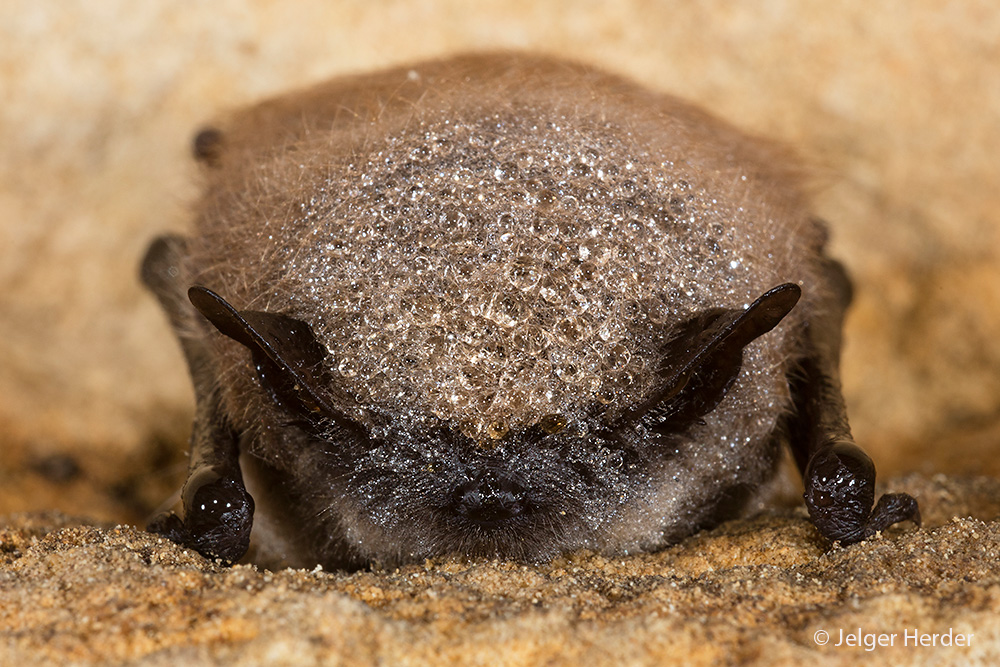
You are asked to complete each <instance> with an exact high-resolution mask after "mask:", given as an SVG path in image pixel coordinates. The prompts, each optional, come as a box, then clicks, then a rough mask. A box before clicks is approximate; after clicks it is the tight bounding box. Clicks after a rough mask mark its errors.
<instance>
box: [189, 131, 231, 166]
mask: <svg viewBox="0 0 1000 667" xmlns="http://www.w3.org/2000/svg"><path fill="white" fill-rule="evenodd" d="M224 143H225V142H224V139H223V135H222V132H221V131H220V130H218V129H216V128H214V127H206V128H205V129H203V130H201V131H200V132H198V134H196V135H195V136H194V140H193V141H192V142H191V152H192V153H193V154H194V158H195V159H196V160H198V162H201V163H203V164H206V165H208V166H210V167H216V166H218V165H219V162H220V161H221V159H222V149H223V144H224Z"/></svg>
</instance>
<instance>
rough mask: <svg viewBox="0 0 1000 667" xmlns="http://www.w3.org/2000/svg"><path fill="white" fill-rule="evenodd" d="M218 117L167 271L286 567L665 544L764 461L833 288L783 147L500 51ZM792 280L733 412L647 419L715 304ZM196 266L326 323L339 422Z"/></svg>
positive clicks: (743, 373) (560, 67)
mask: <svg viewBox="0 0 1000 667" xmlns="http://www.w3.org/2000/svg"><path fill="white" fill-rule="evenodd" d="M220 130H221V131H219V132H216V131H213V132H210V133H208V134H203V135H201V137H200V139H199V141H198V143H197V145H196V152H197V153H198V155H199V156H200V157H201V159H202V161H203V162H204V163H205V164H206V170H205V171H206V178H207V181H208V188H207V195H206V197H205V198H204V200H203V201H202V203H201V205H200V207H199V209H198V212H197V227H196V230H195V233H194V235H193V236H192V238H191V239H190V240H188V241H187V242H186V244H185V245H184V251H183V253H180V256H179V257H178V258H177V261H176V264H177V266H176V267H175V269H176V271H177V272H179V275H177V276H176V277H175V278H174V279H173V280H172V282H171V285H172V286H160V287H158V288H157V291H158V292H159V293H161V298H163V296H162V293H163V292H170V293H171V294H172V295H173V296H171V297H170V303H171V304H173V306H170V305H168V310H170V309H171V308H173V309H174V314H175V316H174V320H175V326H176V327H177V329H178V332H179V334H180V335H181V337H182V339H183V340H186V341H187V343H186V344H187V346H188V347H189V348H193V349H196V350H198V352H197V354H196V355H195V356H196V357H197V358H198V359H199V360H201V361H198V362H197V363H198V364H201V363H203V362H204V363H207V364H208V365H209V366H210V370H208V371H206V370H204V369H194V372H196V373H203V374H204V375H205V376H206V378H208V379H205V378H203V379H202V380H200V381H199V380H197V379H196V384H199V383H200V386H201V395H202V396H205V395H208V394H211V395H212V396H216V397H217V399H213V400H216V402H217V405H216V404H215V403H213V405H216V407H215V408H213V409H212V410H208V411H207V412H209V413H212V416H211V417H210V418H211V419H215V420H217V421H219V422H225V423H226V424H227V425H228V427H229V428H231V429H232V431H233V433H235V434H236V436H235V437H236V438H237V440H238V442H239V445H240V448H241V450H242V459H241V462H242V471H243V473H244V475H245V476H246V477H247V483H248V486H249V487H250V492H251V494H252V495H253V496H254V498H255V499H256V501H257V518H256V520H255V530H256V531H257V535H258V539H257V542H258V543H259V547H260V548H261V553H266V554H267V555H268V558H269V559H271V560H273V561H280V562H285V563H289V564H296V565H310V564H313V563H316V562H320V563H323V564H324V565H326V566H344V565H358V564H362V563H365V562H370V561H381V562H383V563H386V564H393V563H399V562H403V561H409V560H414V559H421V558H424V557H428V556H433V555H436V554H441V553H447V552H463V553H469V554H483V555H502V556H513V557H519V558H525V559H538V558H546V557H549V556H551V555H553V554H555V553H558V552H561V551H565V550H570V549H576V548H582V547H588V548H592V549H598V550H602V551H606V552H614V553H626V552H632V551H637V550H647V549H655V548H658V547H662V546H664V545H666V544H669V543H670V542H672V541H676V540H677V539H679V538H681V537H683V536H685V535H687V534H690V533H691V532H692V531H694V530H696V529H698V528H700V527H703V526H706V525H711V524H713V523H717V522H719V521H721V520H724V519H727V518H730V517H733V516H736V515H738V514H740V513H741V512H742V511H744V510H745V508H746V507H748V506H750V505H751V503H752V500H753V498H754V497H755V495H756V494H757V493H758V490H759V489H760V488H761V486H762V485H763V484H764V483H766V482H767V481H768V480H769V479H770V478H771V477H773V475H774V472H775V466H776V461H777V460H778V457H779V447H780V444H781V441H782V437H783V434H785V433H786V432H787V429H786V428H785V427H784V424H785V422H786V421H787V420H788V419H790V418H792V417H793V416H794V414H795V410H796V406H795V400H794V398H795V397H793V396H792V395H791V390H790V384H789V379H788V378H789V376H790V374H794V373H795V372H796V369H797V368H798V365H799V362H800V360H802V359H803V358H804V357H806V356H807V355H808V354H810V353H811V351H812V350H811V348H810V347H809V345H808V340H809V337H808V336H807V335H806V334H807V327H808V323H809V322H811V321H815V320H818V319H821V318H822V317H824V316H825V313H824V309H829V308H830V307H829V306H828V305H826V304H828V303H829V302H830V293H831V289H830V288H828V286H827V283H828V282H829V281H828V278H827V273H826V272H825V271H826V269H825V268H824V267H826V266H827V260H826V259H825V258H824V257H823V255H822V245H823V239H824V232H823V229H822V227H821V225H820V224H819V223H817V222H815V221H814V220H813V218H812V217H811V215H810V212H809V209H808V204H807V202H806V200H805V198H804V196H803V194H802V192H801V189H800V179H799V175H798V171H797V168H796V167H795V162H794V160H791V159H790V158H789V157H788V156H787V155H785V154H784V153H783V152H782V151H780V150H778V149H776V148H774V147H772V146H771V145H769V144H767V143H765V142H762V141H759V140H756V139H753V138H750V137H748V136H746V135H744V134H742V133H740V132H738V131H737V130H735V129H733V128H732V127H730V126H729V125H727V124H725V123H723V122H720V121H718V120H716V119H714V118H712V117H710V116H708V115H706V114H705V113H703V112H701V111H699V110H697V109H695V108H693V107H691V106H689V105H687V104H686V103H684V102H681V101H679V100H677V99H675V98H672V97H669V96H666V95H659V94H654V93H651V92H648V91H645V90H643V89H641V88H638V87H636V86H634V85H633V84H630V83H628V82H626V81H623V80H621V79H619V78H617V77H614V76H611V75H608V74H605V73H602V72H600V71H596V70H593V69H590V68H587V67H583V66H578V65H574V64H568V63H565V62H558V61H552V60H546V59H540V58H531V57H526V56H505V55H500V56H496V55H494V56H471V57H464V58H459V59H452V60H448V61H443V62H434V63H427V64H422V65H419V66H415V67H412V68H401V69H396V70H391V71H388V72H384V73H381V74H376V75H371V76H363V77H354V78H346V79H339V80H335V81H333V82H331V83H328V84H325V85H322V86H319V87H316V88H313V89H311V90H307V91H304V92H300V93H297V94H293V95H289V96H286V97H282V98H279V99H277V100H274V101H270V102H266V103H263V104H261V105H259V106H256V107H253V108H251V109H249V110H247V111H244V112H242V113H239V114H237V115H234V116H233V117H231V118H230V119H228V120H227V121H225V122H224V123H223V124H222V125H221V127H220ZM783 284H791V285H793V286H797V287H798V288H799V289H801V293H802V297H801V300H800V301H799V302H798V304H797V305H796V306H795V308H794V309H792V310H791V312H790V313H788V314H787V316H786V317H784V318H783V319H782V320H781V322H780V324H779V325H778V326H776V327H775V328H774V329H773V331H770V332H769V333H765V334H763V335H761V336H760V337H759V338H757V337H756V335H754V336H753V337H754V338H755V340H751V341H747V342H746V346H745V348H743V355H742V365H741V368H740V366H739V359H738V357H737V362H736V363H737V368H738V371H739V372H738V374H737V375H735V377H734V378H733V380H732V383H731V385H727V387H726V388H725V390H724V396H723V397H722V398H721V400H720V401H719V402H718V404H717V405H715V403H714V400H715V399H712V398H711V397H709V398H706V399H704V401H703V402H704V403H706V405H705V406H704V408H705V410H707V411H705V412H704V414H701V413H700V412H699V413H698V414H694V412H692V413H691V415H692V417H691V418H690V419H687V421H684V422H683V423H681V422H678V426H677V428H676V429H675V430H673V431H671V432H664V430H663V428H658V426H657V425H658V424H660V423H661V422H662V420H664V419H666V418H667V417H666V416H665V415H669V414H672V413H671V412H670V410H672V409H673V408H670V407H669V405H667V404H668V403H669V400H671V399H670V397H669V396H667V397H665V398H664V397H662V396H661V394H662V386H661V385H662V384H663V383H664V382H666V381H667V380H666V379H665V378H670V377H672V375H671V373H673V372H674V371H676V368H675V366H676V365H677V364H679V363H680V362H679V361H678V359H681V358H683V357H684V355H685V354H687V352H688V351H689V350H690V349H692V348H694V347H697V345H700V344H701V343H696V342H695V340H696V339H697V337H698V335H700V332H701V331H702V329H699V328H698V326H702V325H700V324H699V323H702V322H707V323H708V324H704V326H703V328H710V326H711V325H710V323H711V322H712V321H714V320H712V318H713V317H716V316H721V315H719V314H720V313H724V314H725V316H726V317H732V318H736V317H737V316H738V314H739V313H744V312H748V313H750V315H747V316H746V317H745V318H744V319H748V318H749V319H754V318H756V317H758V315H756V314H755V313H759V312H761V311H763V310H764V308H763V307H761V308H758V309H757V310H756V311H753V312H751V311H747V308H748V307H749V306H750V304H752V303H754V302H755V300H756V299H758V297H760V296H761V295H762V294H764V293H765V292H767V291H768V290H770V289H772V288H774V287H776V286H778V285H783ZM191 285H204V286H205V287H207V288H209V289H211V290H213V291H214V292H217V293H218V294H219V295H221V297H223V298H224V299H225V300H226V301H228V302H229V303H231V304H232V305H233V307H235V308H236V310H237V311H241V312H250V311H265V312H268V313H281V314H283V315H286V316H288V317H291V318H294V320H296V321H300V322H303V323H305V324H306V325H308V328H309V329H310V330H311V332H312V334H314V335H315V337H316V340H317V341H318V342H319V344H320V345H321V346H322V349H323V350H324V352H325V353H326V358H325V360H324V361H323V364H322V365H323V368H322V369H319V370H317V371H316V373H315V376H316V377H322V378H324V381H323V383H321V386H317V387H314V388H313V389H315V390H316V391H317V392H319V394H321V395H322V396H323V397H324V400H326V401H328V402H329V404H331V405H333V406H334V407H335V408H336V412H337V414H338V417H339V418H340V419H341V420H340V421H338V420H337V419H327V420H321V421H320V423H319V426H317V427H315V428H313V429H304V428H300V427H299V426H296V425H294V424H291V425H290V424H289V422H291V421H295V420H294V419H292V418H291V417H290V416H289V413H288V406H287V405H284V406H282V405H280V401H279V403H276V402H275V400H273V396H272V395H271V394H269V393H268V392H267V391H264V390H262V387H261V382H260V380H259V378H258V373H257V371H255V369H254V366H253V364H252V363H251V361H250V359H251V357H250V355H249V354H248V350H247V347H246V346H245V345H241V344H239V343H237V342H236V341H234V340H232V339H231V338H229V337H224V336H222V335H219V334H218V333H217V332H216V331H215V330H214V329H212V327H211V326H209V325H208V323H207V322H206V321H205V320H204V319H203V318H201V316H200V315H199V314H198V313H197V312H196V311H195V310H194V308H192V307H190V306H189V305H188V304H187V303H186V302H184V301H183V299H182V298H179V296H178V295H181V296H182V295H183V293H184V291H186V289H187V288H188V287H189V286H191ZM789 289H791V288H789ZM796 294H797V290H796ZM789 307H790V306H789ZM783 314H784V313H782V315H783ZM224 317H228V315H224ZM761 317H763V316H761ZM705 318H708V319H705ZM779 319H781V318H780V315H779ZM213 321H214V320H213ZM740 321H742V320H740ZM734 326H736V325H734ZM740 326H742V325H740ZM837 326H839V323H838V324H837ZM768 328H769V327H768ZM836 353H837V350H836V349H832V351H831V353H830V354H832V355H833V356H835V355H836ZM188 356H189V360H190V359H191V357H192V354H191V353H190V352H189V355H188ZM835 363H836V360H835V359H834V360H833V364H834V366H835ZM192 365H196V364H195V362H192ZM703 373H708V371H703ZM734 373H735V371H734ZM699 381H700V380H699V379H698V378H697V376H695V378H694V379H691V380H690V384H691V385H692V386H693V387H697V386H698V384H699ZM686 382H688V380H684V382H681V383H680V385H681V386H680V387H679V388H678V391H682V393H683V391H694V389H691V388H690V387H688V388H687V389H684V383H686ZM206 385H211V388H210V389H206ZM660 398H663V401H662V402H661V401H660ZM206 400H207V399H206ZM199 403H200V404H201V403H204V401H203V400H202V398H199ZM665 405H667V407H664V406H665ZM215 413H219V414H215ZM205 418H206V417H203V416H201V415H200V416H199V419H205ZM345 422H349V423H350V424H353V425H354V426H356V427H357V431H358V432H359V433H363V434H364V435H363V436H358V435H356V434H355V433H354V432H353V431H352V430H351V429H350V428H344V426H343V424H344V423H345ZM844 428H846V422H845V423H844ZM196 429H197V424H196ZM793 432H794V429H793ZM481 503H482V504H481ZM508 505H509V506H510V507H514V509H513V510H511V509H510V507H508ZM483 507H487V508H488V509H489V511H488V512H487V514H486V515H485V518H484V515H483V513H482V512H483V509H482V508H483ZM498 507H499V508H502V510H503V511H501V512H500V515H497V514H495V510H496V509H497V508H498ZM869 507H870V503H869ZM508 510H510V511H508ZM491 512H492V513H491ZM498 517H499V518H498ZM265 533H267V535H266V536H265V535H264V534H265Z"/></svg>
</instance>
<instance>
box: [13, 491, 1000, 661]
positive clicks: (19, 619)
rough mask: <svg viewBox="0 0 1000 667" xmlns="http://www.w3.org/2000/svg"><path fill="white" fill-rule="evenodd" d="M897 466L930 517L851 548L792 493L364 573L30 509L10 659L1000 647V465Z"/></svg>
mask: <svg viewBox="0 0 1000 667" xmlns="http://www.w3.org/2000/svg"><path fill="white" fill-rule="evenodd" d="M890 484H891V487H892V488H893V489H894V490H901V491H906V492H909V493H911V494H913V495H915V496H916V497H917V498H919V499H920V502H921V504H922V508H923V511H924V526H923V528H921V529H919V530H915V529H913V528H912V527H910V526H905V527H894V528H893V529H891V530H890V531H889V532H887V533H886V534H884V535H880V536H877V537H876V538H874V539H872V540H870V541H868V542H865V543H862V544H859V545H854V546H852V547H849V548H840V547H836V546H834V547H833V548H827V547H826V545H824V544H823V543H822V542H821V540H820V538H819V535H818V533H817V532H816V531H815V529H814V528H813V527H812V526H811V524H809V522H808V521H807V520H806V519H805V517H804V512H803V511H802V510H800V509H790V510H784V511H775V512H771V513H768V514H766V515H763V516H759V517H757V518H754V519H749V520H744V521H737V522H732V523H728V524H725V525H723V526H721V527H720V528H718V529H716V530H714V531H710V532H706V533H701V534H698V535H695V536H694V537H692V538H690V539H688V540H687V541H685V542H683V543H681V544H679V545H677V546H675V547H673V548H670V549H667V550H665V551H663V552H661V553H657V554H644V555H639V556H634V557H627V558H605V557H602V556H598V555H594V554H586V553H582V554H575V555H571V556H567V557H564V558H559V559H557V560H555V561H553V562H551V563H547V564H542V565H534V566H532V565H524V564H517V563H512V562H496V561H462V560H449V559H441V560H436V561H428V562H426V563H424V564H423V565H416V566H409V567H406V568H401V569H398V570H394V571H382V572H357V573H351V574H349V573H337V572H334V573H328V572H322V571H319V570H313V571H307V570H284V571H278V572H269V571H262V570H258V569H256V568H254V567H252V566H246V565H239V566H236V567H232V568H225V567H221V566H219V565H217V564H214V563H211V562H208V561H206V560H204V559H203V558H201V557H200V556H198V555H197V554H194V553H193V552H190V551H187V550H184V549H181V548H179V547H177V546H176V545H173V544H171V543H169V542H165V541H163V540H161V539H159V538H157V537H155V536H152V535H150V534H148V533H145V532H142V531H140V530H137V529H135V528H133V527H127V526H110V525H106V524H105V525H101V524H95V523H93V522H88V521H86V520H80V519H73V518H69V517H67V516H64V515H57V514H26V515H15V516H10V517H7V518H6V519H5V520H3V521H2V527H0V664H36V663H38V662H47V663H50V664H67V663H74V664H103V663H109V662H115V663H131V662H139V663H141V664H150V665H157V664H164V665H166V664H171V665H172V664H205V665H214V664H218V665H245V664H270V665H281V664H333V663H337V664H348V665H353V664H375V663H382V664H435V665H447V664H456V665H459V664H461V665H494V664H505V665H538V664H567V665H569V664H574V665H576V664H598V665H601V664H608V665H611V664H614V665H621V664H664V663H665V662H667V661H670V660H683V661H684V662H685V664H694V665H708V664H741V663H752V662H762V663H768V664H790V663H792V662H793V661H794V662H799V661H803V660H809V661H810V663H819V664H839V663H842V662H852V663H855V662H856V661H859V660H861V661H871V662H878V663H879V664H886V663H887V662H890V663H896V664H900V663H901V664H942V663H956V662H962V663H963V664H965V663H970V664H974V663H980V664H991V663H994V662H995V660H996V659H997V658H998V656H1000V568H998V565H997V563H998V559H1000V521H998V520H997V518H998V516H1000V482H997V481H996V480H992V479H988V478H982V477H980V478H965V479H958V478H948V477H944V476H936V477H933V478H926V477H921V476H916V475H914V476H908V477H904V478H899V479H895V480H891V482H890ZM859 629H860V633H861V634H860V636H859V639H858V642H857V643H858V644H859V645H855V646H850V645H848V644H847V642H849V641H850V639H845V644H844V645H842V646H835V644H837V643H838V642H840V641H841V632H843V633H845V636H846V635H847V634H850V633H857V632H858V630H859ZM915 631H918V632H919V633H921V635H928V637H927V639H925V640H924V641H928V642H929V641H932V639H931V636H932V635H934V634H937V635H938V637H937V638H936V639H933V641H934V642H935V645H928V646H914V645H913V644H914V640H913V639H912V637H908V636H907V635H906V633H908V632H909V633H913V632H915ZM822 632H826V633H828V637H829V643H828V644H826V645H820V643H819V642H820V639H821V637H822ZM949 633H950V634H949ZM879 634H883V635H886V638H885V639H883V642H888V641H890V640H889V636H890V635H892V634H895V635H896V636H895V638H894V639H892V641H893V645H892V646H878V645H877V641H878V636H877V635H879ZM865 635H874V636H875V638H874V639H871V638H868V641H869V642H876V645H875V647H874V650H870V651H868V650H866V648H865V644H864V642H865V641H866V637H865ZM959 642H961V643H963V644H965V645H964V646H959V645H957V644H958V643H959ZM942 643H946V644H950V645H942ZM907 644H909V645H907Z"/></svg>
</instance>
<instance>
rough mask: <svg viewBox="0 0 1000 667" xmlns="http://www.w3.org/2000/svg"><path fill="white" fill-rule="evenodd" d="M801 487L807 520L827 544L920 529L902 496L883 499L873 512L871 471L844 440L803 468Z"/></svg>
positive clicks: (867, 462)
mask: <svg viewBox="0 0 1000 667" xmlns="http://www.w3.org/2000/svg"><path fill="white" fill-rule="evenodd" d="M804 482H805V494H804V496H805V500H806V507H807V508H808V509H809V517H810V518H811V519H812V522H813V524H815V525H816V527H817V528H818V529H819V531H820V532H821V533H822V534H823V536H824V537H826V538H827V539H829V540H831V541H839V542H840V543H841V544H845V545H846V544H854V543H855V542H860V541H861V540H864V539H866V538H868V537H871V536H872V535H874V534H875V533H877V532H878V531H881V530H884V529H886V528H888V527H889V526H891V525H893V524H894V523H898V522H900V521H906V520H910V521H913V522H914V523H916V524H917V525H918V526H919V525H920V510H919V508H918V507H917V501H916V500H914V499H913V498H912V497H911V496H909V495H907V494H905V493H893V494H886V495H884V496H882V497H881V498H880V499H879V501H878V504H877V505H875V507H874V509H873V508H872V504H873V503H874V501H875V465H874V464H873V463H872V460H871V459H870V458H869V457H868V455H867V454H865V452H864V451H863V450H862V449H861V448H860V447H858V446H857V445H855V444H854V443H853V442H850V441H848V440H841V441H837V442H834V443H831V444H829V445H826V446H824V447H821V448H820V449H819V450H817V451H816V453H815V454H814V455H813V456H812V458H811V459H809V464H808V465H807V466H806V472H805V475H804Z"/></svg>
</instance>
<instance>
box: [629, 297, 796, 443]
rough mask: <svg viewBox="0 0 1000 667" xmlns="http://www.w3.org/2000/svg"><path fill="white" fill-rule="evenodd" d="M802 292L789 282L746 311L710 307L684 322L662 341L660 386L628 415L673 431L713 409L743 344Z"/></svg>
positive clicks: (733, 374)
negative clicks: (662, 360)
mask: <svg viewBox="0 0 1000 667" xmlns="http://www.w3.org/2000/svg"><path fill="white" fill-rule="evenodd" d="M801 293H802V292H801V290H800V289H799V286H798V285H795V284H792V283H785V284H784V285H779V286H778V287H775V288H774V289H771V290H770V291H768V292H767V293H765V294H764V295H762V296H761V297H760V298H759V299H757V300H756V301H754V302H753V303H752V304H750V306H749V307H747V308H746V310H727V309H712V310H708V311H705V312H703V313H700V314H699V315H697V316H695V317H694V318H692V319H690V320H688V321H687V322H685V323H684V324H683V325H682V326H681V327H680V328H679V329H678V330H677V331H676V332H675V334H674V335H673V336H672V337H671V338H670V340H668V341H667V343H666V344H665V345H664V348H663V359H664V364H663V366H662V367H661V369H660V371H659V372H658V375H659V377H660V383H659V388H658V390H657V391H656V393H655V394H654V395H653V396H652V397H650V398H649V399H648V400H647V401H645V402H644V403H643V404H642V405H640V406H639V407H638V408H636V409H635V410H633V411H632V412H631V413H630V415H629V417H631V418H633V419H637V418H642V419H644V421H645V423H646V424H647V425H648V426H649V428H650V429H651V430H653V431H656V432H660V433H675V432H677V431H680V430H682V429H684V428H686V427H687V426H689V425H690V424H691V423H692V422H694V421H695V420H697V419H700V418H701V417H702V416H704V415H706V414H708V413H709V412H711V411H712V410H713V409H714V408H715V406H717V405H718V404H719V402H720V401H721V400H722V398H723V397H724V396H725V395H726V391H727V390H728V389H729V387H730V385H732V383H733V381H734V380H735V379H736V376H737V375H739V372H740V367H741V366H742V364H743V348H744V347H746V346H747V345H748V344H749V343H750V342H751V341H753V340H754V339H756V338H758V337H760V336H762V335H764V334H765V333H767V332H768V331H770V330H771V329H773V328H774V327H775V326H777V324H778V322H780V321H781V320H782V319H783V318H784V317H785V315H787V314H788V313H789V311H791V310H792V308H793V307H794V306H795V304H796V303H797V302H798V300H799V296H800V295H801ZM626 418H628V417H626Z"/></svg>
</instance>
